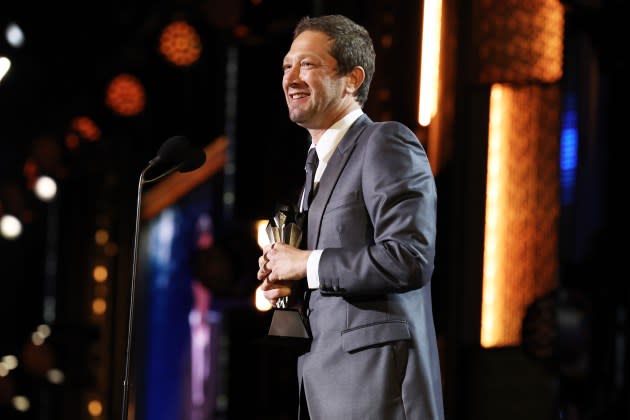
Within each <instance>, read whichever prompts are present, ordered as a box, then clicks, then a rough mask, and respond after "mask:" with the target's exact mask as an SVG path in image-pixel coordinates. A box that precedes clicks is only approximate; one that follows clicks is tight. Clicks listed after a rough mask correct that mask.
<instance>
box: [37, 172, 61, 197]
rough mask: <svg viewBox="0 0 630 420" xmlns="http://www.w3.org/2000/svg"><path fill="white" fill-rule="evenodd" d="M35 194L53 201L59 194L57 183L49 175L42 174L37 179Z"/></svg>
mask: <svg viewBox="0 0 630 420" xmlns="http://www.w3.org/2000/svg"><path fill="white" fill-rule="evenodd" d="M35 195H36V196H37V198H39V199H40V200H42V201H52V200H53V199H54V198H55V196H56V195H57V183H56V182H55V180H54V179H52V178H51V177H49V176H45V175H43V176H40V177H38V178H37V181H35Z"/></svg>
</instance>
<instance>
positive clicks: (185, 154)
mask: <svg viewBox="0 0 630 420" xmlns="http://www.w3.org/2000/svg"><path fill="white" fill-rule="evenodd" d="M205 161H206V154H205V153H204V151H203V150H201V149H197V148H193V147H191V146H190V144H189V142H188V139H186V138H185V137H182V136H175V137H171V138H169V139H168V140H166V141H165V142H164V143H163V144H162V146H161V147H160V149H159V150H158V154H157V156H156V157H155V158H153V159H151V160H150V161H149V164H148V165H147V166H146V167H145V168H144V169H143V170H142V172H141V173H140V178H139V180H138V189H137V198H136V225H135V229H134V237H133V260H132V269H131V291H130V294H131V296H130V298H129V321H128V325H127V347H126V351H125V372H124V378H123V395H122V420H127V416H128V411H129V407H128V405H129V365H130V362H131V342H132V337H133V320H134V319H133V316H134V313H133V312H134V306H135V304H134V302H135V296H136V277H137V274H138V251H139V241H140V240H139V238H140V213H141V210H142V186H143V185H144V184H148V183H150V182H153V181H156V180H158V179H161V178H163V177H165V176H166V175H168V174H170V173H172V172H175V171H177V170H178V171H180V172H190V171H193V170H195V169H197V168H199V167H200V166H201V165H203V163H204V162H205ZM162 163H167V164H170V165H171V168H170V169H169V170H168V171H166V172H165V173H163V174H161V175H159V176H157V177H154V178H151V179H148V180H145V175H146V173H147V171H149V170H150V169H151V168H153V167H155V166H157V165H159V164H162Z"/></svg>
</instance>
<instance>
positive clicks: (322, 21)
mask: <svg viewBox="0 0 630 420" xmlns="http://www.w3.org/2000/svg"><path fill="white" fill-rule="evenodd" d="M304 31H318V32H323V33H324V34H326V35H327V36H328V37H329V38H330V39H331V40H332V46H331V47H330V55H332V56H333V58H334V59H335V60H337V66H338V68H337V73H338V74H340V75H344V74H348V73H349V72H350V71H351V70H352V69H353V68H355V67H356V66H361V67H363V70H365V80H364V81H363V84H362V85H361V86H360V87H359V89H358V90H357V93H356V97H357V102H358V103H359V105H361V106H363V104H364V103H365V101H367V97H368V92H369V90H370V83H371V82H372V75H373V74H374V67H375V65H374V63H375V60H376V53H375V52H374V45H373V43H372V38H371V37H370V34H369V33H368V31H367V29H365V28H364V27H363V26H361V25H359V24H357V23H355V22H354V21H352V20H351V19H348V18H347V17H345V16H342V15H327V16H320V17H314V18H311V17H308V16H306V17H303V18H302V19H301V20H300V21H299V22H298V24H297V26H296V27H295V30H294V32H293V39H295V38H296V37H297V36H298V35H299V34H301V33H302V32H304Z"/></svg>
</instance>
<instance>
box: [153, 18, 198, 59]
mask: <svg viewBox="0 0 630 420" xmlns="http://www.w3.org/2000/svg"><path fill="white" fill-rule="evenodd" d="M159 49H160V53H161V54H162V55H163V56H164V58H166V59H167V60H168V61H170V62H171V63H173V64H175V65H176V66H190V65H192V64H193V63H195V62H196V61H197V60H199V57H200V56H201V39H200V38H199V34H198V33H197V31H196V30H195V28H193V27H192V26H191V25H190V24H188V23H187V22H185V21H183V20H177V21H174V22H171V23H170V24H168V25H167V26H166V27H165V28H164V30H163V31H162V35H161V36H160V46H159Z"/></svg>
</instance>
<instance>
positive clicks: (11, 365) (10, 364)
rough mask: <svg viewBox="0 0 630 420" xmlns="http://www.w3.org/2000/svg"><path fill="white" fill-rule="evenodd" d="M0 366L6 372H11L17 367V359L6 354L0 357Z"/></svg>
mask: <svg viewBox="0 0 630 420" xmlns="http://www.w3.org/2000/svg"><path fill="white" fill-rule="evenodd" d="M1 363H2V365H3V366H4V367H5V368H7V369H8V370H13V369H15V368H17V367H18V359H17V357H15V356H14V355H12V354H8V355H6V356H3V357H2V362H1Z"/></svg>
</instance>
